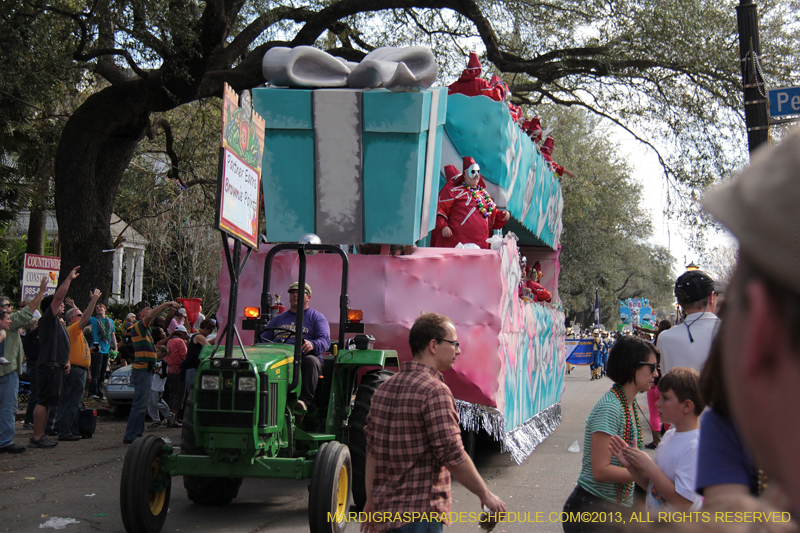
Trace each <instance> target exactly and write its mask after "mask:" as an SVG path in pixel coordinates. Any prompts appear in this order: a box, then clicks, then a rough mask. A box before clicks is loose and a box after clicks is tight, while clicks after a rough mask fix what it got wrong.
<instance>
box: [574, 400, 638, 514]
mask: <svg viewBox="0 0 800 533" xmlns="http://www.w3.org/2000/svg"><path fill="white" fill-rule="evenodd" d="M632 409H634V410H635V409H638V407H637V405H636V401H635V400H634V402H633V406H632ZM631 416H633V413H631ZM598 431H599V432H602V433H607V434H609V435H619V437H620V438H623V439H624V437H623V435H624V434H625V411H623V410H622V405H621V404H620V402H619V400H618V399H617V397H616V396H615V395H614V393H613V392H611V391H608V392H606V393H605V394H604V395H603V396H602V397H601V398H600V400H598V402H597V403H596V404H595V406H594V408H593V409H592V412H591V413H589V417H588V418H587V419H586V432H585V433H584V435H583V462H582V463H581V474H580V476H578V485H580V486H581V487H583V488H584V489H585V490H586V491H587V492H590V493H591V494H594V495H595V496H597V497H598V498H602V499H604V500H608V501H610V502H612V503H617V484H616V483H610V482H600V481H595V480H594V476H593V475H592V433H595V432H598ZM632 432H633V442H637V440H638V433H637V431H636V423H635V422H634V423H633V428H632ZM611 464H612V465H614V466H621V465H620V464H619V461H617V458H616V457H614V456H613V455H612V456H611ZM620 503H621V505H624V506H625V507H630V506H631V505H633V491H631V495H630V496H629V497H628V498H625V499H623V500H622V502H620Z"/></svg>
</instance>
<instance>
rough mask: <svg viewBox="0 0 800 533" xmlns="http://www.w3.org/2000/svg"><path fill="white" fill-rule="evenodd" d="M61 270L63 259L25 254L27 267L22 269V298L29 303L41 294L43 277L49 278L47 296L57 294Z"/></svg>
mask: <svg viewBox="0 0 800 533" xmlns="http://www.w3.org/2000/svg"><path fill="white" fill-rule="evenodd" d="M59 270H61V258H60V257H51V256H48V255H35V254H25V266H24V267H23V269H22V296H21V298H20V299H21V300H22V301H23V302H27V301H28V300H32V299H33V298H34V296H36V295H37V294H38V293H39V283H41V279H42V276H47V289H46V292H45V296H47V295H49V294H53V293H55V292H56V287H57V286H58V271H59Z"/></svg>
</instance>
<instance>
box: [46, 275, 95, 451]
mask: <svg viewBox="0 0 800 533" xmlns="http://www.w3.org/2000/svg"><path fill="white" fill-rule="evenodd" d="M100 294H101V293H100V290H99V289H95V290H94V291H92V292H91V293H90V295H89V296H90V300H89V305H88V306H86V309H85V310H84V311H83V313H81V310H80V309H78V308H77V307H73V308H72V309H70V310H69V311H67V312H66V313H65V314H64V319H65V320H66V322H67V334H69V364H70V367H71V369H70V372H69V373H68V374H66V375H65V376H64V392H63V393H62V396H61V405H60V406H59V408H58V414H57V415H56V426H55V427H56V430H57V431H58V440H60V441H62V440H63V441H74V440H81V435H80V432H79V430H78V415H79V414H80V410H81V404H82V401H83V391H84V389H85V388H86V380H87V379H92V376H91V373H90V372H89V368H91V366H92V355H91V353H90V352H89V346H87V344H86V338H85V337H84V336H83V328H85V327H86V326H87V325H89V319H90V318H91V316H92V314H93V313H94V306H95V305H96V304H97V299H98V298H100Z"/></svg>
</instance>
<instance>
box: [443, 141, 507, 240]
mask: <svg viewBox="0 0 800 533" xmlns="http://www.w3.org/2000/svg"><path fill="white" fill-rule="evenodd" d="M463 168H464V171H463V173H462V174H461V175H460V176H458V177H456V178H455V180H454V181H453V182H450V181H448V183H447V184H446V185H445V186H444V187H443V188H442V190H441V191H440V192H439V207H438V209H437V211H436V229H435V230H434V231H433V237H432V238H431V246H439V247H442V248H455V247H456V246H457V245H458V243H462V244H467V243H474V244H477V245H478V246H480V247H481V248H484V249H488V248H489V244H488V243H487V242H486V239H488V238H489V237H490V231H491V230H495V229H500V228H502V227H503V226H505V224H506V222H508V218H509V213H508V211H503V210H501V209H498V207H497V206H496V205H495V203H494V201H493V200H492V197H491V196H490V195H489V193H488V192H487V191H486V188H485V186H486V184H485V182H484V181H483V177H482V176H481V173H480V167H479V166H478V165H477V163H475V160H474V159H472V158H471V157H465V158H464V166H463Z"/></svg>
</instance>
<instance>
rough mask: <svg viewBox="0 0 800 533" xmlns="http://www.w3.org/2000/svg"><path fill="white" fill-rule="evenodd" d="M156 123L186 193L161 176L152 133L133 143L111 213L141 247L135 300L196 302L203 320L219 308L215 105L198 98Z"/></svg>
mask: <svg viewBox="0 0 800 533" xmlns="http://www.w3.org/2000/svg"><path fill="white" fill-rule="evenodd" d="M161 119H164V120H166V121H167V122H168V123H169V124H170V128H171V134H172V136H173V137H174V150H175V152H176V155H177V157H178V158H179V159H180V161H181V164H180V169H179V170H180V172H179V176H180V177H181V180H182V181H183V183H185V184H186V185H188V188H187V189H186V190H181V187H180V186H179V184H178V181H177V180H175V179H169V178H166V177H164V169H165V168H167V166H168V164H169V159H168V157H167V155H166V154H165V153H164V150H163V149H162V146H161V145H162V140H161V139H160V138H159V137H158V136H155V138H153V139H147V140H146V141H144V142H143V143H141V145H140V149H139V151H138V155H137V158H136V159H135V161H134V164H132V165H131V166H130V167H129V168H128V171H127V172H126V173H125V178H124V179H123V181H122V183H121V184H120V189H119V192H118V195H117V197H116V201H115V205H114V209H115V212H116V213H118V214H120V216H121V218H122V219H123V220H125V221H127V222H128V223H130V224H131V226H132V227H133V228H134V229H135V230H136V231H138V232H139V233H140V234H141V235H142V236H143V237H144V238H145V239H147V240H148V242H149V245H148V247H147V252H146V253H145V265H144V267H145V268H144V277H143V281H144V293H143V294H142V298H143V299H146V300H148V301H149V302H151V303H153V304H154V305H155V304H157V303H160V302H163V301H166V300H174V299H175V298H179V297H185V298H203V308H204V310H205V311H206V312H205V313H204V314H206V315H208V314H209V311H212V310H214V309H216V306H217V305H218V304H219V290H218V288H217V278H218V277H219V273H220V270H221V258H220V244H221V239H220V236H219V232H218V231H216V230H215V229H213V225H214V215H215V212H216V211H215V210H216V186H217V182H216V179H217V176H216V174H217V158H218V147H219V143H220V132H221V131H222V118H221V106H220V103H219V101H217V100H211V99H208V100H203V101H200V102H195V103H193V104H189V105H186V106H183V107H180V108H177V109H174V110H172V111H169V112H166V113H164V114H163V115H159V116H158V117H156V120H157V121H158V120H161ZM120 311H122V310H120ZM128 312H130V311H127V310H126V311H125V314H127V313H128ZM121 316H122V318H124V314H122V315H121Z"/></svg>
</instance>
